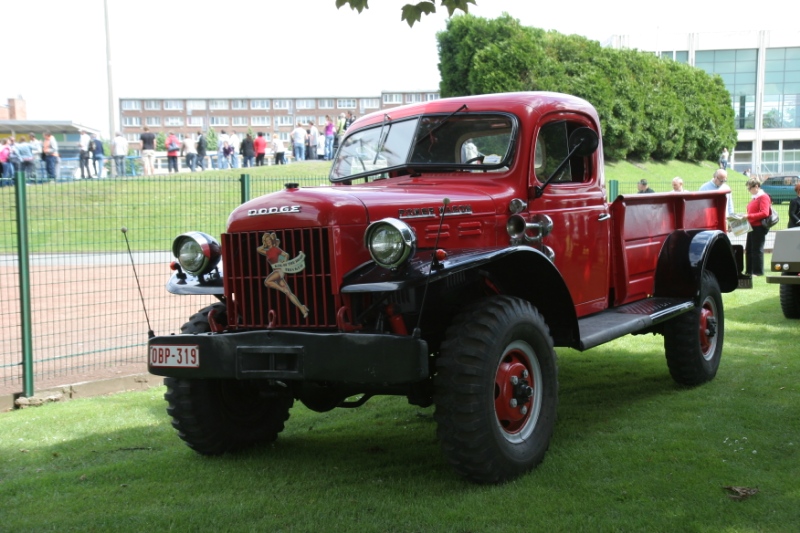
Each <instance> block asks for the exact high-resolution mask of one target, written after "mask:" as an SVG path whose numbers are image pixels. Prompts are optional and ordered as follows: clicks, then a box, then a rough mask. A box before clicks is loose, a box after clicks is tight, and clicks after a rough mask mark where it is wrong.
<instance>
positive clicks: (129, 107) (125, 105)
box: [122, 100, 142, 111]
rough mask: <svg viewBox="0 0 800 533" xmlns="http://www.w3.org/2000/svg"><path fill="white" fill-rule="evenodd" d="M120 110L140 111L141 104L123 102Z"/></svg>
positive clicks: (138, 102)
mask: <svg viewBox="0 0 800 533" xmlns="http://www.w3.org/2000/svg"><path fill="white" fill-rule="evenodd" d="M122 109H123V110H124V111H141V109H142V102H141V101H140V100H123V101H122Z"/></svg>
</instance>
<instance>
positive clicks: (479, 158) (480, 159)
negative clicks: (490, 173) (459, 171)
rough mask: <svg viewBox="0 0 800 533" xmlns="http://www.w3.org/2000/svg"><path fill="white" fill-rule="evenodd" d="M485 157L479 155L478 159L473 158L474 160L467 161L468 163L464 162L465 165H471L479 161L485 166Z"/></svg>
mask: <svg viewBox="0 0 800 533" xmlns="http://www.w3.org/2000/svg"><path fill="white" fill-rule="evenodd" d="M485 157H486V156H485V155H483V154H481V155H479V156H477V157H473V158H472V159H467V160H466V161H464V164H465V165H469V164H471V163H474V162H475V161H478V162H480V164H481V165H482V164H483V159H484V158H485Z"/></svg>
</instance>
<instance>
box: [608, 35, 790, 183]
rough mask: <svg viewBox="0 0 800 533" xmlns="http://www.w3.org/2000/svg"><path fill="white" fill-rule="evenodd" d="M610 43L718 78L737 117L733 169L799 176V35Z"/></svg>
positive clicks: (638, 38)
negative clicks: (647, 53)
mask: <svg viewBox="0 0 800 533" xmlns="http://www.w3.org/2000/svg"><path fill="white" fill-rule="evenodd" d="M605 44H606V45H607V46H611V47H613V48H630V49H637V50H641V51H647V52H653V53H655V54H656V55H658V56H660V57H662V58H664V59H669V60H673V61H679V62H681V63H688V64H689V65H692V66H695V67H698V68H702V69H703V70H705V71H706V72H709V73H712V74H719V75H720V76H721V77H722V81H723V82H724V83H725V86H726V87H727V88H728V91H729V92H730V93H731V105H732V106H733V109H734V113H735V117H736V129H737V132H738V142H737V143H736V146H735V147H733V148H734V149H733V151H732V165H733V168H734V169H735V170H737V171H739V172H743V171H745V170H746V169H748V168H750V169H752V172H753V174H760V175H769V174H783V173H798V172H800V31H766V30H761V31H756V30H754V31H743V32H742V31H738V32H724V31H723V32H703V33H667V32H665V33H661V32H657V33H649V34H642V35H614V36H612V37H611V39H610V40H609V41H608V42H607V43H605ZM729 149H730V148H729Z"/></svg>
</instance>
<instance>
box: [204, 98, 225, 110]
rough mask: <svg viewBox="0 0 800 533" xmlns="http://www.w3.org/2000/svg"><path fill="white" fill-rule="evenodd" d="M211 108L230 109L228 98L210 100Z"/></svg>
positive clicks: (209, 105) (209, 106)
mask: <svg viewBox="0 0 800 533" xmlns="http://www.w3.org/2000/svg"><path fill="white" fill-rule="evenodd" d="M208 108H209V109H228V101H227V100H210V101H209V102H208Z"/></svg>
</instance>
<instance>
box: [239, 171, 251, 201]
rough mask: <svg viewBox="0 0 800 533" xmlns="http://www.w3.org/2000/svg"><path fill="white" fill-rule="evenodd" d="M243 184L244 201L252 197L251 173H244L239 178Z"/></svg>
mask: <svg viewBox="0 0 800 533" xmlns="http://www.w3.org/2000/svg"><path fill="white" fill-rule="evenodd" d="M239 181H240V182H241V184H242V203H245V202H246V201H248V200H249V199H250V174H242V177H241V178H240V180H239Z"/></svg>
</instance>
